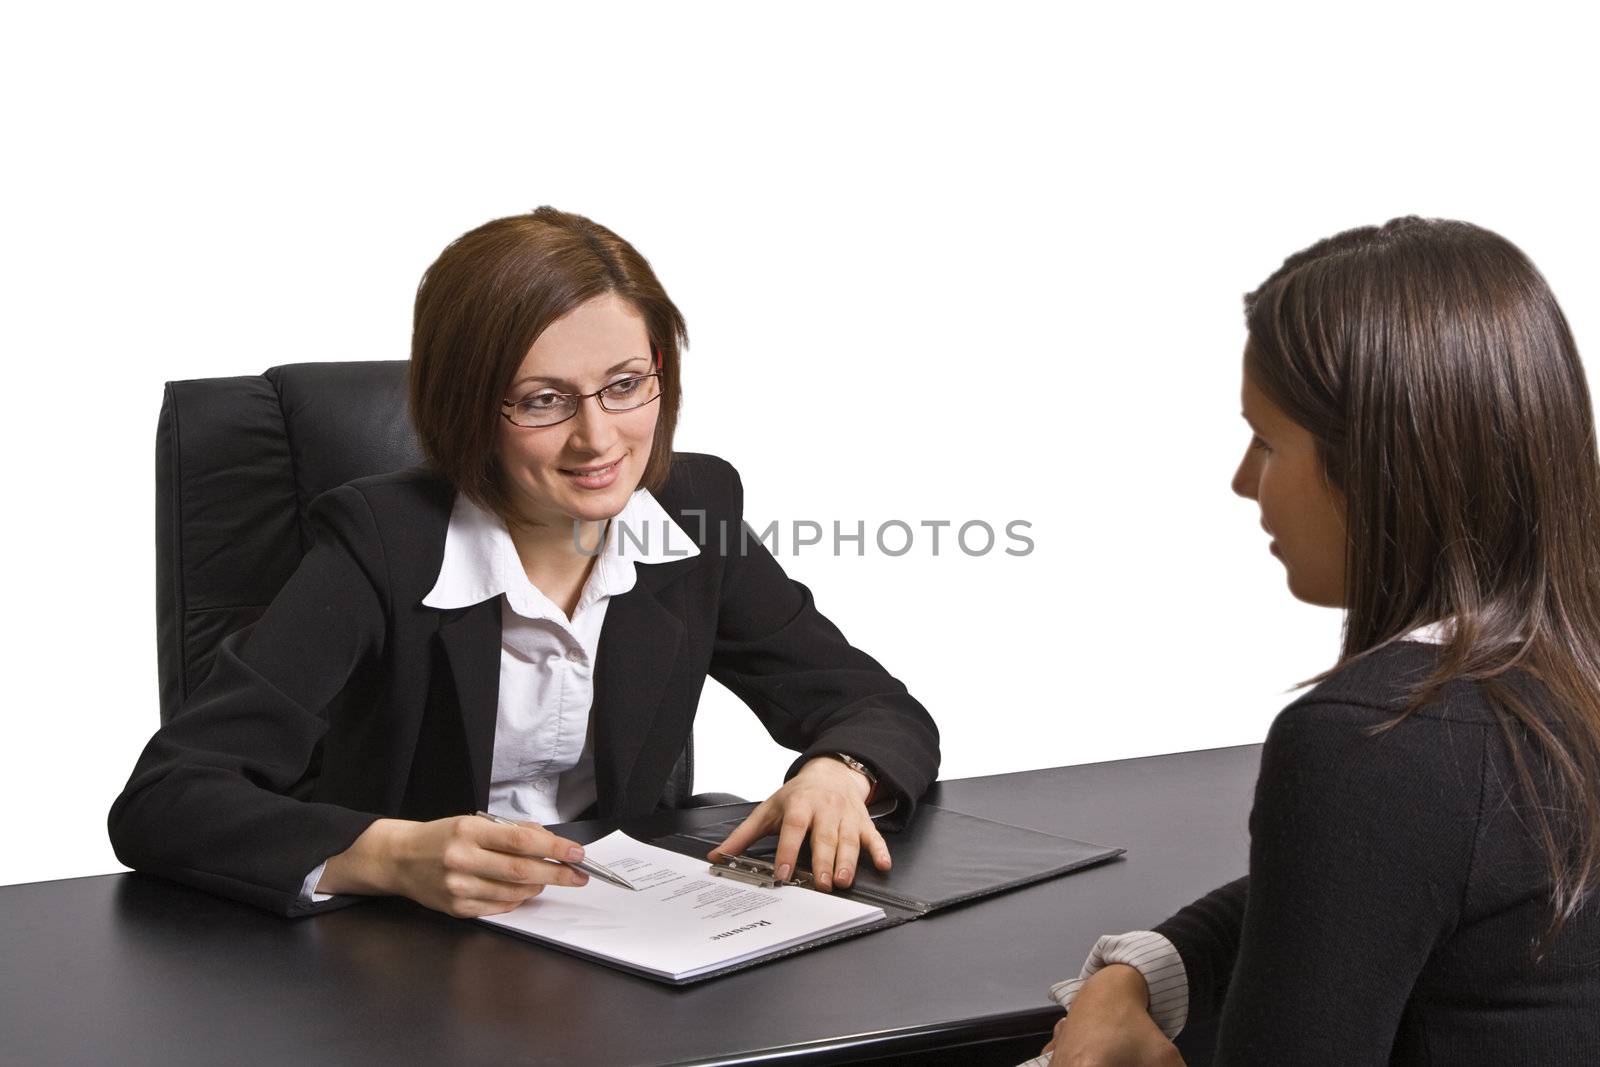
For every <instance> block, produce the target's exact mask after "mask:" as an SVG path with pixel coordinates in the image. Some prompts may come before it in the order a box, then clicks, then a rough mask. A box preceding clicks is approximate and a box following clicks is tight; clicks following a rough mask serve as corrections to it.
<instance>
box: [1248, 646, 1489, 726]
mask: <svg viewBox="0 0 1600 1067" xmlns="http://www.w3.org/2000/svg"><path fill="white" fill-rule="evenodd" d="M1442 651H1443V649H1442V646H1440V645H1436V644H1432V643H1429V642H1423V641H1395V642H1392V643H1390V644H1388V645H1384V646H1381V647H1379V648H1377V649H1374V650H1372V651H1371V652H1368V653H1366V654H1364V655H1361V656H1358V657H1356V658H1354V659H1352V660H1351V661H1349V662H1347V663H1345V664H1344V665H1342V666H1340V667H1339V668H1338V669H1337V670H1335V671H1334V672H1333V673H1331V674H1329V675H1328V676H1327V677H1326V678H1324V679H1323V680H1322V681H1320V682H1318V683H1317V684H1316V685H1315V686H1313V687H1312V688H1311V689H1310V690H1308V691H1307V692H1305V693H1304V694H1303V695H1301V696H1300V697H1299V698H1298V699H1297V700H1295V701H1293V702H1292V703H1290V704H1289V705H1287V706H1286V707H1285V708H1284V709H1283V711H1281V712H1280V713H1279V718H1280V719H1283V718H1290V719H1294V718H1299V717H1303V716H1305V715H1306V714H1309V713H1308V712H1307V711H1306V709H1309V708H1319V709H1322V712H1323V713H1326V711H1327V709H1329V708H1332V707H1338V708H1342V709H1344V715H1343V718H1345V719H1348V720H1351V721H1356V720H1365V721H1367V722H1369V723H1372V724H1381V723H1386V722H1389V721H1391V720H1393V719H1395V718H1397V717H1399V716H1400V715H1402V714H1404V713H1405V712H1406V710H1407V707H1408V706H1409V705H1410V703H1411V701H1412V697H1413V694H1414V693H1415V691H1416V689H1417V687H1418V686H1419V685H1421V684H1422V683H1423V682H1424V681H1425V680H1426V679H1427V678H1428V677H1429V676H1431V675H1432V674H1433V672H1434V671H1435V670H1436V669H1437V668H1438V666H1439V659H1440V656H1441V655H1442ZM1508 678H1509V680H1511V682H1512V684H1520V681H1521V679H1520V675H1518V674H1517V672H1513V673H1512V674H1511V675H1510V676H1508ZM1410 715H1411V716H1412V717H1420V718H1423V719H1431V720H1451V721H1457V722H1471V723H1479V724H1483V725H1491V724H1493V723H1494V721H1495V719H1494V711H1493V708H1492V706H1491V705H1490V703H1489V701H1488V699H1487V696H1486V694H1485V692H1484V688H1483V686H1482V685H1481V684H1480V683H1477V682H1472V681H1463V680H1460V679H1457V680H1453V681H1451V682H1448V683H1447V684H1446V685H1445V686H1444V687H1443V688H1442V689H1441V690H1440V691H1439V692H1438V693H1437V694H1435V695H1434V696H1433V698H1432V699H1430V700H1428V701H1427V702H1425V703H1423V704H1421V705H1419V706H1417V707H1415V708H1413V709H1412V710H1411V712H1410Z"/></svg>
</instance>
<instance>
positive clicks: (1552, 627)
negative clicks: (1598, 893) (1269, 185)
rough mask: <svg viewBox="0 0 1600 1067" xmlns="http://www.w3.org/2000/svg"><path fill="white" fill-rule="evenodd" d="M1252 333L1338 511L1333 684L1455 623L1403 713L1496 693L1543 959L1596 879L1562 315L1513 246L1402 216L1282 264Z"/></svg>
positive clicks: (1582, 413) (1599, 741) (1595, 607)
mask: <svg viewBox="0 0 1600 1067" xmlns="http://www.w3.org/2000/svg"><path fill="white" fill-rule="evenodd" d="M1245 319H1246V323H1247V325H1248V327H1249V334H1250V337H1249V343H1248V344H1247V345H1246V349H1245V372H1246V374H1247V375H1248V376H1249V377H1250V379H1251V381H1252V382H1254V383H1255V385H1256V387H1257V388H1259V389H1260V390H1261V391H1262V392H1263V393H1265V394H1266V395H1267V397H1268V398H1269V399H1270V400H1272V402H1273V403H1275V404H1277V405H1278V407H1280V408H1281V409H1282V410H1283V411H1284V412H1285V413H1286V414H1287V415H1288V416H1289V417H1290V418H1292V419H1293V420H1294V421H1295V422H1297V423H1299V424H1300V425H1301V426H1303V427H1305V428H1306V429H1307V430H1308V431H1310V433H1311V435H1312V436H1313V438H1314V439H1315V440H1316V442H1317V447H1318V453H1319V458H1320V459H1321V460H1322V465H1323V468H1324V470H1325V472H1326V474H1327V476H1328V479H1329V482H1330V484H1331V485H1332V486H1333V487H1334V488H1335V490H1337V491H1339V492H1341V493H1342V496H1343V501H1344V510H1345V518H1346V525H1347V529H1348V534H1349V544H1348V551H1347V555H1346V565H1345V575H1346V579H1345V604H1346V608H1347V610H1346V613H1345V619H1344V641H1343V648H1342V650H1341V656H1340V660H1339V663H1338V664H1336V665H1335V667H1334V668H1333V670H1337V669H1338V668H1339V667H1341V666H1343V665H1344V664H1346V663H1348V662H1350V661H1352V660H1353V659H1356V658H1360V657H1363V656H1366V655H1369V654H1370V653H1371V652H1373V651H1374V650H1376V649H1378V648H1380V647H1383V646H1384V645H1386V644H1389V643H1391V642H1393V641H1395V640H1398V639H1399V638H1400V637H1401V636H1403V635H1404V634H1406V633H1407V632H1409V631H1410V630H1412V629H1414V628H1416V627H1418V626H1421V625H1424V624H1427V623H1431V622H1435V621H1439V620H1444V619H1449V620H1453V623H1454V627H1453V632H1452V636H1451V637H1450V639H1449V640H1448V641H1447V643H1446V645H1445V647H1444V649H1443V651H1442V655H1441V657H1440V662H1439V664H1438V667H1437V668H1436V669H1435V670H1434V671H1433V672H1432V673H1431V674H1430V675H1429V676H1428V677H1427V678H1425V679H1423V680H1422V681H1421V682H1420V683H1419V684H1418V685H1417V687H1416V688H1415V689H1414V690H1413V691H1412V693H1411V699H1410V700H1409V701H1408V704H1407V708H1406V712H1405V713H1406V714H1409V713H1410V712H1412V711H1414V710H1416V708H1418V707H1420V706H1421V705H1422V704H1424V703H1426V702H1428V701H1429V700H1431V699H1433V698H1434V697H1435V696H1437V695H1438V694H1439V692H1440V691H1441V689H1442V688H1443V687H1444V686H1445V685H1446V684H1447V683H1449V682H1452V681H1457V680H1461V681H1471V682H1479V683H1482V684H1483V686H1484V693H1485V695H1486V696H1487V697H1488V698H1489V701H1490V704H1491V706H1492V707H1493V708H1494V709H1495V712H1496V718H1497V720H1498V721H1499V724H1500V729H1501V731H1502V733H1503V734H1504V736H1505V739H1506V741H1507V744H1508V747H1509V748H1510V751H1511V758H1512V760H1513V762H1514V765H1515V768H1516V773H1517V777H1518V779H1519V782H1520V785H1521V787H1522V789H1523V790H1524V791H1525V792H1526V793H1527V795H1528V797H1529V800H1530V801H1531V802H1530V803H1528V804H1527V805H1526V806H1525V807H1523V810H1524V811H1525V812H1526V818H1527V819H1528V821H1529V823H1530V825H1531V826H1532V828H1533V830H1534V833H1535V835H1536V837H1537V838H1538V840H1539V843H1540V845H1541V846H1542V848H1543V851H1544V853H1545V856H1546V859H1547V863H1548V869H1549V878H1550V885H1551V906H1552V918H1551V922H1550V925H1549V927H1548V929H1547V933H1546V937H1545V939H1544V944H1545V945H1548V943H1549V941H1550V940H1551V939H1552V938H1554V936H1555V935H1556V934H1557V933H1559V931H1560V929H1561V927H1562V926H1563V925H1564V924H1565V922H1566V921H1567V920H1568V919H1569V918H1570V917H1571V916H1572V915H1573V914H1574V913H1575V912H1576V911H1577V910H1578V909H1579V908H1581V907H1582V906H1583V904H1584V902H1585V900H1586V899H1588V898H1589V897H1590V896H1591V894H1593V892H1594V891H1595V888H1596V886H1597V884H1600V460H1597V457H1596V450H1595V444H1596V443H1595V427H1594V415H1593V411H1592V408H1591V405H1590V400H1589V390H1588V385H1587V383H1586V380H1585V378H1584V373H1583V367H1582V365H1581V363H1580V362H1579V360H1578V349H1577V345H1576V344H1575V343H1574V342H1573V339H1572V332H1571V330H1570V329H1569V328H1568V326H1567V320H1566V317H1565V316H1564V315H1563V314H1562V313H1561V308H1560V307H1559V306H1558V305H1557V304H1556V300H1555V297H1554V295H1552V293H1551V292H1550V288H1549V286H1548V285H1547V284H1546V283H1545V280H1544V278H1543V277H1542V276H1541V275H1540V274H1539V272H1538V270H1536V269H1535V268H1534V266H1533V264H1532V262H1530V261H1529V259H1528V258H1527V256H1525V255H1523V253H1522V252H1521V251H1520V250H1519V249H1518V248H1517V247H1516V246H1514V245H1513V244H1511V242H1509V241H1507V240H1505V238H1503V237H1500V236H1499V235H1497V234H1494V233H1491V232H1489V231H1488V230H1485V229H1482V228H1480V227H1477V226H1473V225H1470V224H1468V223H1464V222H1453V221H1449V220H1444V219H1421V218H1415V217H1407V218H1399V219H1394V220H1392V221H1390V222H1387V223H1385V224H1384V225H1382V226H1366V227H1361V228H1359V229H1353V230H1347V231H1345V232H1344V233H1340V234H1337V235H1335V236H1333V237H1329V238H1327V239H1325V240H1322V241H1318V242H1317V243H1316V244H1314V245H1311V246H1310V247H1309V248H1306V249H1305V250H1303V251H1301V252H1297V253H1296V254H1294V255H1292V256H1290V257H1289V258H1288V259H1287V260H1285V261H1284V264H1283V266H1282V267H1280V268H1279V269H1278V270H1277V271H1275V272H1274V273H1273V274H1272V276H1271V277H1269V278H1268V279H1267V280H1266V281H1265V282H1264V283H1262V285H1261V286H1260V287H1259V288H1257V289H1256V290H1255V291H1254V292H1252V293H1250V294H1248V295H1247V296H1246V297H1245ZM1514 668H1517V669H1519V670H1517V671H1515V672H1514V671H1513V669H1514ZM1329 673H1332V671H1331V670H1330V671H1329V672H1326V673H1325V674H1324V675H1322V676H1320V677H1326V676H1327V674H1329ZM1526 682H1531V683H1532V685H1531V686H1529V685H1527V684H1524V683H1526ZM1401 717H1402V718H1403V717H1404V716H1403V715H1402V716H1401ZM1398 721H1400V720H1399V719H1397V720H1395V722H1398ZM1389 725H1391V726H1392V725H1394V723H1390V724H1389Z"/></svg>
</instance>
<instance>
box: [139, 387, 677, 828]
mask: <svg viewBox="0 0 1600 1067" xmlns="http://www.w3.org/2000/svg"><path fill="white" fill-rule="evenodd" d="M422 459H423V457H422V450H421V448H420V447H419V446H418V444H417V437H416V432H415V431H414V430H413V429H412V427H411V418H410V415H409V413H408V412H407V409H406V363H405V361H404V360H395V361H382V362H377V361H374V362H365V363H291V364H287V365H285V366H282V367H273V368H272V369H270V370H268V371H267V372H266V373H265V374H262V375H257V376H245V377H239V378H197V379H193V380H190V381H181V382H168V383H167V387H166V395H165V397H164V398H163V400H162V403H161V418H160V421H159V422H158V423H157V426H156V646H157V656H158V659H159V673H160V678H161V721H162V722H163V723H164V722H167V721H168V720H169V719H171V718H172V716H173V715H175V714H176V713H177V711H178V709H179V708H181V707H182V706H183V702H184V701H185V700H186V699H187V698H188V696H189V694H190V693H191V692H193V690H194V688H195V686H197V685H198V684H199V683H200V682H201V681H202V680H203V679H204V678H205V676H206V672H208V671H209V670H210V669H211V661H212V659H213V658H214V657H215V656H216V652H217V646H218V645H219V644H220V643H221V641H222V639H223V638H224V637H226V636H227V635H228V634H230V633H233V632H234V631H235V630H238V629H240V628H241V627H244V626H248V625H249V624H250V623H252V622H254V621H255V620H256V619H257V618H259V617H260V616H261V613H262V612H263V611H265V610H266V607H267V605H268V604H269V603H271V602H272V598H273V597H275V596H276V595H277V594H278V590H280V589H281V588H283V585H284V583H285V582H287V581H288V580H289V576H290V575H291V574H293V573H294V569H295V568H296V567H297V566H299V564H300V558H301V557H302V556H303V555H305V552H306V550H307V548H308V547H309V537H310V531H309V528H308V526H307V524H306V509H307V508H308V507H309V506H310V503H311V501H312V500H313V499H315V498H316V496H317V495H318V494H319V493H322V492H324V491H326V490H328V489H332V488H333V487H334V486H337V485H342V484H344V483H345V482H348V481H350V480H351V479H352V478H362V477H365V476H367V475H369V474H383V473H385V472H387V471H392V470H399V469H401V468H403V467H409V466H413V465H415V464H418V463H421V462H422ZM692 780H693V750H692V744H691V746H690V747H686V748H685V749H684V755H683V758H682V759H681V760H680V761H679V763H678V766H677V767H676V768H675V769H674V771H673V775H672V779H671V781H669V782H668V786H667V793H666V794H665V795H664V796H663V798H662V800H663V802H664V803H667V804H670V805H672V806H681V805H682V804H684V803H687V801H688V798H689V794H690V785H691V782H692Z"/></svg>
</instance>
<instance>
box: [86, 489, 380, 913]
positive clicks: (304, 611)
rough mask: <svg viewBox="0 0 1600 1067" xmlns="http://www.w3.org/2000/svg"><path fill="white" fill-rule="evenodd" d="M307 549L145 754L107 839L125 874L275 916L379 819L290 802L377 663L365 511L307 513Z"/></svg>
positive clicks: (350, 505) (349, 494)
mask: <svg viewBox="0 0 1600 1067" xmlns="http://www.w3.org/2000/svg"><path fill="white" fill-rule="evenodd" d="M309 519H310V524H311V528H312V531H313V542H312V545H311V548H310V550H309V551H308V552H307V553H306V555H305V557H304V558H303V559H302V560H301V562H300V566H299V568H298V569H297V570H296V571H295V572H294V574H293V575H292V576H291V577H290V579H289V581H288V583H287V584H286V585H285V586H284V588H283V589H282V590H281V591H280V592H279V593H278V595H277V597H276V598H274V600H273V601H272V603H271V605H269V606H268V608H267V610H266V612H265V613H264V614H263V615H262V617H261V618H260V619H259V620H257V621H256V622H255V624H253V625H252V626H250V627H247V628H245V629H243V630H240V631H238V632H236V633H234V634H231V635H229V636H228V637H227V638H226V639H224V640H223V641H222V643H221V645H220V647H219V648H218V651H217V657H216V661H215V663H214V665H213V666H212V668H211V672H210V673H209V674H208V675H207V676H206V679H205V681H204V682H203V683H201V685H200V686H198V687H197V688H196V689H195V690H194V692H193V693H191V694H190V696H189V699H188V700H187V701H185V703H184V705H183V707H182V708H181V709H180V710H179V712H178V713H177V714H176V715H175V716H173V718H172V720H171V721H170V722H168V723H167V724H166V725H164V726H163V727H162V728H161V729H160V730H159V731H157V733H156V734H155V736H154V737H153V738H151V740H150V742H149V744H147V745H146V746H145V749H144V752H143V753H142V754H141V755H140V757H139V761H138V763H137V764H136V765H135V766H134V769H133V773H132V775H131V776H130V777H129V779H128V784H127V785H126V787H124V789H123V791H122V794H121V795H120V796H119V797H117V799H116V801H115V802H114V803H113V804H112V807H111V812H110V816H109V820H108V823H109V829H110V834H111V843H112V847H113V848H114V849H115V851H116V854H117V858H118V859H120V860H121V861H122V862H123V863H125V864H127V865H128V866H129V867H133V868H135V869H138V870H141V871H148V872H150V873H153V874H158V875H161V876H163V877H167V878H171V879H174V880H176V881H180V882H185V883H187V884H189V885H193V886H195V887H197V888H200V889H204V890H207V891H209V892H212V893H216V894H219V895H222V896H226V897H231V898H233V899H235V900H240V901H244V902H247V903H250V904H255V905H257V906H260V907H263V908H266V909H268V910H270V911H274V912H277V913H279V914H282V915H300V914H306V913H308V912H311V911H322V910H328V909H329V908H331V907H333V906H336V905H338V904H343V903H350V902H352V901H353V900H355V899H359V898H353V897H335V898H333V900H331V901H328V902H326V903H322V904H310V903H302V902H301V900H300V889H301V883H302V881H303V879H304V878H305V877H306V872H308V871H310V870H311V869H312V868H314V867H316V866H317V865H318V864H319V863H321V862H323V861H324V860H326V859H328V858H329V857H330V856H333V855H336V854H338V853H340V852H343V851H344V850H345V849H346V848H348V847H349V846H350V844H351V843H352V842H353V841H354V840H355V839H356V838H357V837H359V836H360V835H361V833H362V831H364V830H365V829H366V828H367V826H368V825H370V824H371V823H372V822H373V821H374V820H375V819H377V818H378V816H376V815H371V814H365V813H362V812H357V811H351V810H349V809H346V808H342V807H337V806H335V805H331V804H323V803H313V802H310V801H305V800H300V799H297V798H295V797H293V796H290V795H288V794H289V792H290V790H291V789H292V788H294V787H295V786H296V785H297V784H298V783H300V782H302V780H303V779H305V778H306V777H307V776H308V774H310V773H314V768H313V760H314V757H315V754H316V751H317V746H318V742H319V741H320V740H321V738H322V736H323V734H324V733H325V732H326V731H327V727H328V722H327V718H326V714H327V712H326V709H327V707H328V705H329V703H330V701H332V700H333V699H334V697H336V696H337V695H338V694H339V692H340V690H342V689H343V688H344V687H345V685H346V683H347V682H348V681H349V679H350V678H351V676H352V675H353V674H354V673H355V672H356V670H357V669H358V668H359V667H360V666H361V664H362V663H363V662H364V661H368V660H371V659H374V658H376V657H378V656H380V655H381V654H382V651H383V646H384V637H385V633H386V627H385V620H386V618H387V617H388V611H387V605H386V603H385V590H386V589H387V588H388V586H387V581H386V576H385V573H384V557H383V547H382V543H381V541H380V539H379V536H378V531H377V527H376V525H375V523H374V521H373V518H372V512H371V509H370V508H369V507H368V505H367V502H366V498H365V497H364V496H362V494H361V492H360V491H359V490H358V489H355V488H352V487H350V486H341V487H339V488H337V489H333V490H330V491H329V492H327V493H324V494H322V495H321V496H319V497H318V498H317V499H316V500H315V501H314V502H313V503H312V505H311V508H310V514H309Z"/></svg>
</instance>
